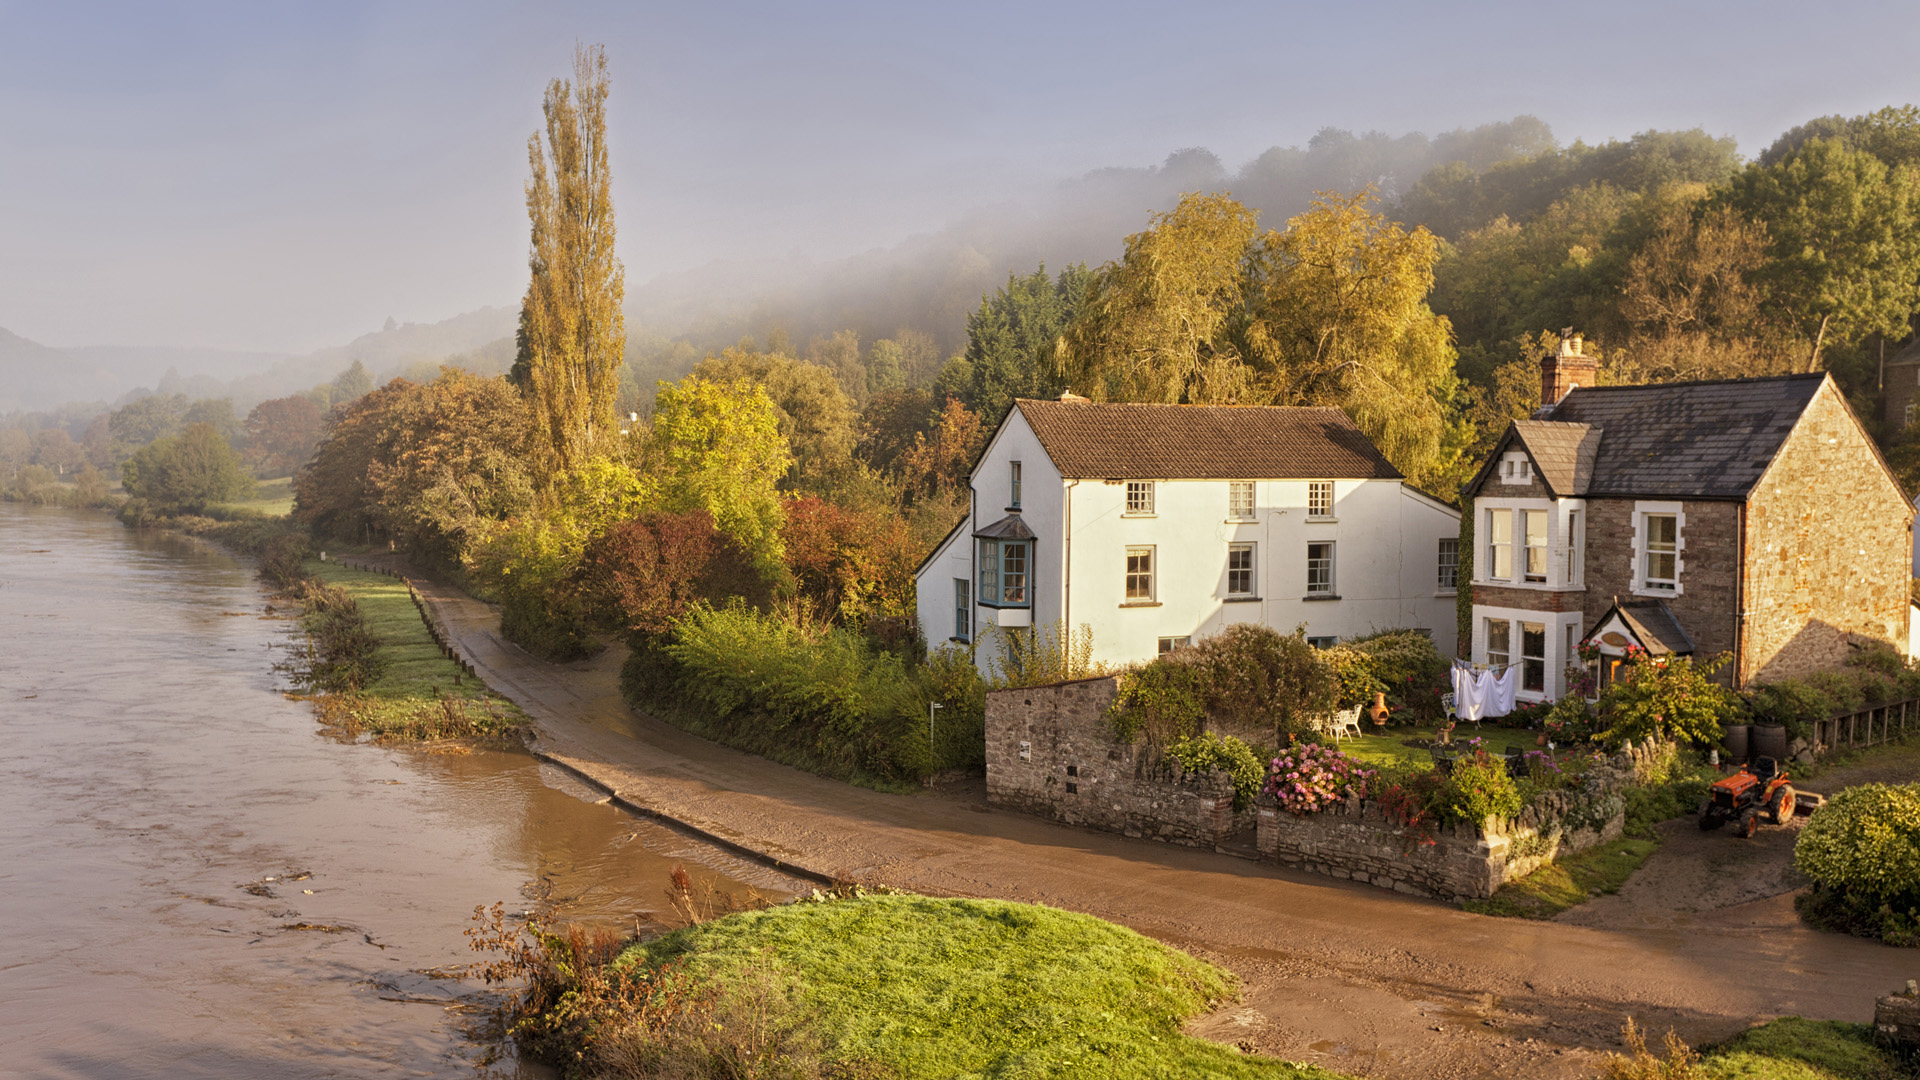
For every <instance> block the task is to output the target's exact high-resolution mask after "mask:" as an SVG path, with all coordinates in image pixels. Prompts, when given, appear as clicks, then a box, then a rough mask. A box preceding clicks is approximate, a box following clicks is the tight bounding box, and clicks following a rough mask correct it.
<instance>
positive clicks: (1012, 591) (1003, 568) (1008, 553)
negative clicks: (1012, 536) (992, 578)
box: [1000, 544, 1027, 604]
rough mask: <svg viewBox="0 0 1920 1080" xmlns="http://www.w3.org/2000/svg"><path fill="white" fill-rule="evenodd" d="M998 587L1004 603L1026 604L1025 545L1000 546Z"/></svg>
mask: <svg viewBox="0 0 1920 1080" xmlns="http://www.w3.org/2000/svg"><path fill="white" fill-rule="evenodd" d="M1000 587H1001V593H1002V596H1003V598H1004V599H1005V602H1006V603H1009V604H1024V603H1026V602H1027V545H1025V544H1002V545H1000Z"/></svg>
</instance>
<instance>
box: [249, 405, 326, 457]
mask: <svg viewBox="0 0 1920 1080" xmlns="http://www.w3.org/2000/svg"><path fill="white" fill-rule="evenodd" d="M325 416H326V414H325V412H323V411H322V410H321V408H320V405H319V403H317V402H315V401H314V400H313V399H312V398H310V397H307V396H305V395H304V394H294V395H292V396H291V397H283V398H274V399H272V400H270V401H263V402H261V403H260V404H258V405H255V406H254V407H253V411H252V412H249V413H248V414H247V422H246V433H247V454H246V456H247V462H248V464H249V465H251V466H252V467H253V471H254V473H255V474H256V475H259V476H291V475H293V474H294V473H295V472H296V471H298V470H299V469H300V468H301V467H302V466H304V465H306V463H307V462H308V461H310V460H312V458H313V452H314V450H316V449H318V447H319V446H320V433H321V422H322V420H323V419H324V418H325Z"/></svg>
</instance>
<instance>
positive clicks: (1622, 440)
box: [1514, 374, 1826, 499]
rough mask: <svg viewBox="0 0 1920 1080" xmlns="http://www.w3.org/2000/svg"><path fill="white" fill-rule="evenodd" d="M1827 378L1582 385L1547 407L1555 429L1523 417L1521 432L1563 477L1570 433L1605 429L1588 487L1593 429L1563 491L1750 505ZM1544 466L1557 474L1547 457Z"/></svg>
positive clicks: (1519, 423) (1584, 437)
mask: <svg viewBox="0 0 1920 1080" xmlns="http://www.w3.org/2000/svg"><path fill="white" fill-rule="evenodd" d="M1825 380H1826V376H1825V375H1823V374H1812V375H1780V376H1774V377H1772V378H1764V379H1723V380H1718V381H1714V382H1693V383H1665V384H1661V385H1655V386H1591V387H1589V386H1582V387H1579V388H1577V389H1574V390H1572V391H1569V392H1568V394H1567V396H1566V397H1564V398H1562V399H1561V400H1560V403H1559V404H1558V405H1555V406H1554V407H1553V408H1552V409H1551V410H1543V413H1542V418H1543V419H1544V420H1546V421H1549V423H1547V424H1544V425H1543V424H1540V423H1539V422H1538V421H1527V420H1519V421H1515V422H1514V428H1515V432H1516V434H1518V435H1519V436H1520V437H1521V438H1522V439H1523V440H1526V444H1527V446H1528V448H1529V449H1532V450H1534V451H1535V453H1536V456H1537V455H1538V454H1539V453H1540V451H1539V450H1538V449H1536V448H1535V446H1534V441H1533V438H1534V437H1535V436H1538V437H1539V438H1540V439H1541V440H1542V443H1543V445H1545V446H1546V447H1547V453H1548V457H1549V458H1550V459H1552V460H1554V461H1555V462H1556V464H1555V465H1554V466H1553V467H1552V468H1553V469H1558V470H1560V471H1561V472H1562V473H1564V472H1565V471H1566V470H1565V468H1564V465H1563V464H1562V463H1563V462H1564V459H1565V457H1566V446H1567V443H1568V442H1569V441H1570V440H1571V438H1572V435H1573V434H1574V432H1573V431H1572V428H1573V427H1575V426H1577V425H1585V426H1587V427H1588V428H1590V429H1593V430H1594V431H1597V432H1598V434H1599V438H1598V440H1597V446H1595V447H1594V448H1593V450H1592V453H1593V461H1592V465H1591V472H1590V474H1589V475H1588V476H1587V477H1586V478H1585V486H1584V487H1582V486H1581V485H1580V481H1581V479H1582V477H1581V472H1582V469H1583V466H1582V465H1581V464H1580V463H1579V457H1580V456H1581V455H1583V454H1585V453H1586V452H1587V450H1588V447H1587V443H1586V440H1587V439H1588V438H1590V437H1591V435H1592V432H1591V431H1590V432H1588V433H1585V434H1584V435H1582V437H1581V439H1580V441H1579V443H1578V444H1577V447H1576V450H1575V453H1574V458H1575V463H1574V466H1573V469H1572V476H1573V486H1572V487H1570V488H1562V487H1560V485H1559V484H1558V483H1556V482H1554V481H1552V480H1549V481H1548V483H1549V486H1551V487H1552V488H1553V489H1554V490H1555V492H1556V493H1559V494H1568V495H1618V496H1641V497H1646V496H1667V497H1672V498H1690V499H1744V498H1745V497H1746V495H1747V492H1748V491H1749V490H1751V489H1752V487H1753V485H1754V484H1755V483H1757V482H1759V480H1760V477H1761V474H1763V473H1765V472H1766V471H1767V466H1768V465H1770V464H1772V462H1773V458H1774V455H1775V454H1777V453H1778V452H1779V450H1780V447H1781V445H1782V444H1783V443H1785V442H1786V439H1787V435H1788V434H1789V433H1790V432H1792V431H1793V426H1794V424H1795V423H1796V422H1798V421H1799V419H1800V416H1801V414H1802V413H1804V412H1805V411H1806V409H1807V406H1808V405H1809V404H1811V403H1812V401H1813V397H1814V395H1815V394H1816V393H1818V392H1819V390H1820V386H1821V384H1822V383H1823V382H1824V381H1825ZM1522 425H1526V427H1525V428H1523V427H1522ZM1540 465H1541V469H1542V471H1543V472H1547V471H1548V470H1549V466H1548V465H1547V462H1546V461H1541V462H1540Z"/></svg>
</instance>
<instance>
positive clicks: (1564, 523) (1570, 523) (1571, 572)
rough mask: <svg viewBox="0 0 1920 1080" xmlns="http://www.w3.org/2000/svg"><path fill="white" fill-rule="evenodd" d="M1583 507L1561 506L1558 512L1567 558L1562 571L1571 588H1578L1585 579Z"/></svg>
mask: <svg viewBox="0 0 1920 1080" xmlns="http://www.w3.org/2000/svg"><path fill="white" fill-rule="evenodd" d="M1584 509H1585V507H1581V506H1569V507H1565V508H1563V509H1562V510H1561V514H1560V530H1561V532H1562V533H1564V534H1565V535H1564V536H1563V537H1562V540H1563V541H1564V543H1563V545H1562V546H1563V547H1564V548H1565V549H1566V560H1567V562H1566V566H1565V567H1563V568H1562V572H1563V573H1565V574H1566V579H1565V580H1566V583H1567V584H1568V585H1569V586H1570V587H1573V588H1578V587H1579V586H1580V585H1581V583H1582V582H1583V581H1584V580H1585V579H1586V569H1587V567H1586V546H1587V537H1586V533H1585V531H1584V530H1583V526H1582V523H1583V522H1584V521H1585V518H1586V515H1585V514H1584V513H1582V511H1583V510H1584Z"/></svg>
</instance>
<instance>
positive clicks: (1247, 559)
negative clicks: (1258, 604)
mask: <svg viewBox="0 0 1920 1080" xmlns="http://www.w3.org/2000/svg"><path fill="white" fill-rule="evenodd" d="M1227 594H1228V595H1230V596H1252V595H1253V545H1252V544H1228V545H1227Z"/></svg>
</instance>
